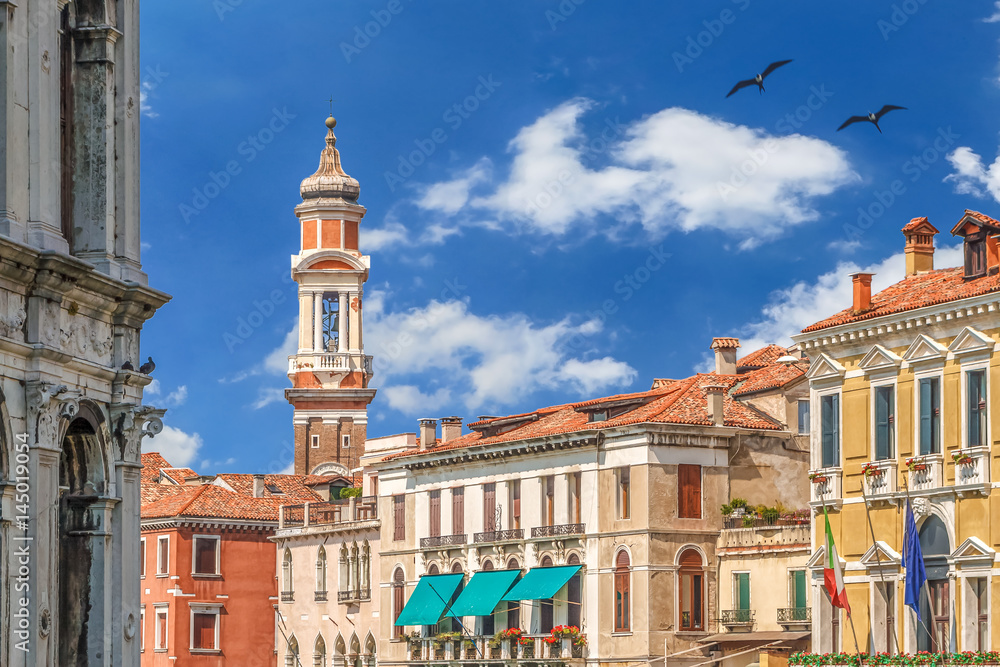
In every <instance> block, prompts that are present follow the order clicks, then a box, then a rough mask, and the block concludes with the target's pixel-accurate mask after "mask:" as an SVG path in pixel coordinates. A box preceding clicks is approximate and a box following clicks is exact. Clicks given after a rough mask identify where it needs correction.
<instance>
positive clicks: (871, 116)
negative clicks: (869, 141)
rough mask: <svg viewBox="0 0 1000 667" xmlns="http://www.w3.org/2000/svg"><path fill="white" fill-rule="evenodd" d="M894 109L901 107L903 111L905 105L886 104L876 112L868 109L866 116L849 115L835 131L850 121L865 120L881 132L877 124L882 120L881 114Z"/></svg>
mask: <svg viewBox="0 0 1000 667" xmlns="http://www.w3.org/2000/svg"><path fill="white" fill-rule="evenodd" d="M895 109H903V110H904V111H905V110H906V107H898V106H896V105H895V104H886V105H885V106H884V107H882V108H881V109H879V110H878V112H876V113H872V112H870V111H869V112H868V115H867V116H851V117H850V118H848V119H847V120H845V121H844V124H843V125H841V126H840V127H838V128H837V132H840V131H841V130H843V129H844V128H845V127H847V126H848V125H850V124H851V123H860V122H861V121H864V120H867V121H868V122H869V123H871V124H872V125H874V126H875V129H876V130H878V133H879V134H882V128H881V127H879V126H878V122H879V121H880V120H882V116H884V115H886V114H887V113H889V112H890V111H893V110H895Z"/></svg>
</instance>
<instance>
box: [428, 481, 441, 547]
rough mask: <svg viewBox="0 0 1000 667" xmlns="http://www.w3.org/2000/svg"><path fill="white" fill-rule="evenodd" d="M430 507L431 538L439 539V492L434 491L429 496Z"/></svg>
mask: <svg viewBox="0 0 1000 667" xmlns="http://www.w3.org/2000/svg"><path fill="white" fill-rule="evenodd" d="M429 496H430V505H431V526H430V528H431V533H430V536H431V537H441V491H440V490H439V489H436V490H434V491H431V492H430V494H429Z"/></svg>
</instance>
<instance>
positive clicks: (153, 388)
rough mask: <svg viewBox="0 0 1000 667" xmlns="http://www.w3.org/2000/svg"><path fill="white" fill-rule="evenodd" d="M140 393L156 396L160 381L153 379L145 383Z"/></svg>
mask: <svg viewBox="0 0 1000 667" xmlns="http://www.w3.org/2000/svg"><path fill="white" fill-rule="evenodd" d="M142 393H143V395H145V396H156V395H157V394H159V393H160V381H159V380H156V379H154V380H153V381H152V382H150V383H149V384H148V385H146V388H145V389H143V390H142Z"/></svg>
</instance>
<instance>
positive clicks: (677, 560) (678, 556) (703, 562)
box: [622, 544, 708, 567]
mask: <svg viewBox="0 0 1000 667" xmlns="http://www.w3.org/2000/svg"><path fill="white" fill-rule="evenodd" d="M622 548H623V549H625V550H626V551H628V556H629V560H630V561H632V562H633V563H634V562H635V559H633V558H632V550H631V549H629V548H628V546H626V545H624V544H623V545H622ZM689 550H692V551H696V552H697V553H698V555H699V556H701V566H702V567H708V558H707V557H706V556H705V552H704V550H703V549H702V548H701V547H699V546H698V545H697V544H682V545H681V546H679V547H678V548H677V553H675V554H674V565H677V566H680V565H681V556H682V555H683V554H684V553H686V552H687V551H689Z"/></svg>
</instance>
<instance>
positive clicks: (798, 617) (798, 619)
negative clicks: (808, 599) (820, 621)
mask: <svg viewBox="0 0 1000 667" xmlns="http://www.w3.org/2000/svg"><path fill="white" fill-rule="evenodd" d="M811 622H812V609H810V608H809V607H783V608H781V609H778V624H779V625H798V624H800V623H811Z"/></svg>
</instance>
